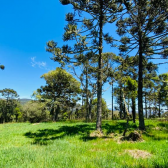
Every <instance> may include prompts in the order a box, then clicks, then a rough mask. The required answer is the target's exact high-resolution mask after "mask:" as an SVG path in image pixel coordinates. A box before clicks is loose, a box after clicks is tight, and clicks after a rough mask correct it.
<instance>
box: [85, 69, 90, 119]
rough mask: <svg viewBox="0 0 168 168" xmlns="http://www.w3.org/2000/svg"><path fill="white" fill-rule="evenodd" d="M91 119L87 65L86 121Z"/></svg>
mask: <svg viewBox="0 0 168 168" xmlns="http://www.w3.org/2000/svg"><path fill="white" fill-rule="evenodd" d="M88 120H89V95H88V69H87V67H86V121H87V122H88Z"/></svg>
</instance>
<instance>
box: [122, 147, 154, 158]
mask: <svg viewBox="0 0 168 168" xmlns="http://www.w3.org/2000/svg"><path fill="white" fill-rule="evenodd" d="M125 152H126V153H129V154H130V155H131V156H132V157H134V158H136V159H139V158H142V159H146V158H149V157H151V156H152V155H151V154H150V153H149V152H147V151H143V150H137V149H135V150H125Z"/></svg>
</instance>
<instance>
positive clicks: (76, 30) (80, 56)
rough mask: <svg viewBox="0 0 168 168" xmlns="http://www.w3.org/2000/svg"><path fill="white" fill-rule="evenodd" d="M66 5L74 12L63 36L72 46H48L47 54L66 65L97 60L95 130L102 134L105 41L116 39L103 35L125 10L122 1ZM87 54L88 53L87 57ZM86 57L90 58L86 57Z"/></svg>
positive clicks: (77, 0) (67, 0)
mask: <svg viewBox="0 0 168 168" xmlns="http://www.w3.org/2000/svg"><path fill="white" fill-rule="evenodd" d="M60 2H61V3H62V4H63V5H68V4H71V5H72V6H73V9H74V12H73V13H68V14H67V15H66V20H67V21H68V25H67V26H66V27H65V33H64V35H63V39H64V41H69V40H73V41H74V42H71V45H70V46H68V45H64V46H63V47H62V48H59V47H57V43H55V42H53V41H50V42H48V43H47V46H48V48H47V51H49V52H51V53H53V60H54V61H58V62H60V63H61V64H63V65H65V64H67V63H74V60H75V61H76V62H78V63H82V62H83V61H85V60H86V59H93V58H95V57H96V58H97V67H98V68H97V100H98V101H97V122H96V129H97V130H98V131H101V118H102V83H103V75H102V74H103V72H102V64H103V60H102V53H103V41H104V40H106V41H107V42H108V43H112V41H113V39H112V37H110V36H109V34H108V33H105V32H104V30H103V29H104V26H105V24H106V23H113V22H114V21H115V20H116V15H117V13H118V12H121V11H122V9H123V8H122V5H121V3H120V2H119V1H117V2H114V1H113V0H99V1H97V0H90V1H88V0H61V1H60ZM86 52H88V53H89V54H85V53H86ZM86 55H87V57H85V56H86Z"/></svg>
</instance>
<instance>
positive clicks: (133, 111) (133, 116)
mask: <svg viewBox="0 0 168 168" xmlns="http://www.w3.org/2000/svg"><path fill="white" fill-rule="evenodd" d="M132 118H133V123H135V118H136V112H135V97H132Z"/></svg>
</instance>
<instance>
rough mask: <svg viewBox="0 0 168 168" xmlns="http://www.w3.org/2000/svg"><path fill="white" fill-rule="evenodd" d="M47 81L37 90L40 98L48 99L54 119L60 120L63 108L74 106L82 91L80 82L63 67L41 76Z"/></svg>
mask: <svg viewBox="0 0 168 168" xmlns="http://www.w3.org/2000/svg"><path fill="white" fill-rule="evenodd" d="M41 78H44V79H45V81H46V85H45V86H41V88H40V89H38V90H37V92H38V93H37V94H40V96H41V97H40V99H41V100H45V99H48V100H49V103H48V104H50V107H51V111H52V113H53V120H54V121H56V120H58V114H59V112H60V110H61V108H65V107H66V106H69V107H74V106H75V104H76V102H77V101H78V94H79V93H80V83H79V82H78V81H77V80H76V79H75V78H73V76H72V75H71V74H69V73H68V72H66V71H65V70H64V69H62V68H56V70H52V71H49V72H48V73H45V74H43V75H42V76H41Z"/></svg>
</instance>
